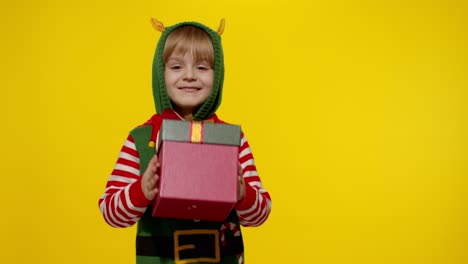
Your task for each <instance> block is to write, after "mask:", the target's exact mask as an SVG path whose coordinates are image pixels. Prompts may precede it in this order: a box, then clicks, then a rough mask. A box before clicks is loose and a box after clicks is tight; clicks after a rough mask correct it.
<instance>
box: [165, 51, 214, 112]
mask: <svg viewBox="0 0 468 264" xmlns="http://www.w3.org/2000/svg"><path fill="white" fill-rule="evenodd" d="M213 79H214V71H213V68H212V67H211V65H210V63H209V62H207V61H197V60H196V59H195V58H194V57H193V56H192V54H191V53H189V52H187V53H185V54H184V55H171V56H170V57H169V59H168V61H167V62H166V64H165V69H164V80H165V83H166V89H167V95H168V96H169V99H170V100H171V102H172V103H173V107H174V110H175V111H176V112H177V113H178V114H179V115H181V116H182V117H183V118H185V119H188V120H190V119H192V118H191V117H192V114H193V112H194V111H195V109H196V108H197V107H199V106H200V105H201V104H203V102H205V100H206V99H207V98H208V97H209V96H210V94H211V91H212V90H213Z"/></svg>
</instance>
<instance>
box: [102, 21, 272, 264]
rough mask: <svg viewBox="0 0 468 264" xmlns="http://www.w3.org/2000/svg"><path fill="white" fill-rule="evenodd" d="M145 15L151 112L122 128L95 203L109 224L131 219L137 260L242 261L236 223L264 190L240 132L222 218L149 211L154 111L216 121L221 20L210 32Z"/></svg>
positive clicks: (260, 212)
mask: <svg viewBox="0 0 468 264" xmlns="http://www.w3.org/2000/svg"><path fill="white" fill-rule="evenodd" d="M152 23H153V26H154V27H155V28H156V29H158V30H159V31H161V32H162V35H161V37H160V39H159V42H158V45H157V48H156V52H155V55H154V60H153V95H154V101H155V104H156V110H157V113H158V114H155V115H154V116H153V117H151V118H150V119H149V120H148V121H147V122H146V123H144V124H143V125H141V126H139V127H137V128H136V129H134V130H132V131H131V132H130V135H129V136H128V138H127V140H126V141H125V143H124V145H123V147H122V149H121V151H120V154H119V157H118V160H117V163H116V165H115V167H114V170H113V171H112V174H111V176H110V177H109V180H108V182H107V185H106V189H105V192H104V194H103V195H102V197H101V198H100V199H99V207H100V209H101V212H102V214H103V216H104V219H105V220H106V222H107V223H108V224H109V225H111V226H113V227H129V226H132V225H134V224H135V223H138V224H137V237H136V255H137V256H136V263H137V264H150V263H154V264H158V263H206V262H209V263H223V264H232V263H243V262H244V261H243V259H244V246H243V241H242V234H241V229H240V225H242V226H258V225H260V224H262V223H263V222H264V221H265V220H266V219H267V217H268V215H269V213H270V210H271V199H270V196H269V194H268V192H267V191H266V190H265V189H264V188H263V186H262V183H261V181H260V178H259V176H258V174H257V170H256V167H255V163H254V159H253V155H252V152H251V150H250V147H249V144H248V143H247V140H246V139H245V136H244V135H243V134H242V139H241V146H240V148H239V164H240V166H239V183H238V184H239V186H238V197H239V201H238V203H237V204H236V205H235V207H234V209H233V210H232V212H231V213H230V214H229V216H228V217H227V219H226V220H225V221H224V222H221V223H216V222H208V221H195V220H178V219H163V218H155V217H152V215H151V211H152V210H151V203H152V200H153V199H154V198H155V196H156V194H157V192H158V189H157V186H158V180H159V175H158V168H159V162H158V158H157V155H154V153H155V149H154V147H155V146H154V142H155V139H156V137H157V133H158V131H159V128H160V125H161V122H162V119H173V120H211V121H213V122H215V123H223V121H221V120H220V119H219V118H218V117H217V116H216V114H215V111H216V109H217V108H218V106H219V105H220V103H221V92H222V86H223V78H224V64H223V51H222V47H221V38H220V35H221V34H222V32H223V30H224V20H222V21H221V25H220V28H219V29H218V31H217V32H216V31H213V30H211V29H210V28H208V27H206V26H205V25H202V24H199V23H196V22H182V23H179V24H176V25H174V26H171V27H166V28H164V26H163V25H162V24H161V23H160V22H158V21H156V20H155V19H153V20H152ZM197 230H198V231H200V230H204V231H206V230H209V231H210V232H211V231H212V232H213V233H212V234H216V235H214V236H213V235H206V234H205V233H203V232H198V231H197ZM176 231H177V232H176ZM180 231H183V232H182V233H181V232H180ZM210 234H211V233H210ZM216 238H218V239H216Z"/></svg>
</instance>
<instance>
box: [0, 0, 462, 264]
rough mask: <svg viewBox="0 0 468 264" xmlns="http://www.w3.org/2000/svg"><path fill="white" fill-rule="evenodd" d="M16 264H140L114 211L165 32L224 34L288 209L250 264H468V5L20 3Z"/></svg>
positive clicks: (234, 102) (8, 38)
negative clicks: (203, 28)
mask: <svg viewBox="0 0 468 264" xmlns="http://www.w3.org/2000/svg"><path fill="white" fill-rule="evenodd" d="M0 6H1V8H0V10H1V11H0V14H1V16H0V34H1V43H0V47H1V49H0V56H1V57H0V58H1V59H0V61H1V71H0V85H1V91H2V92H1V94H2V96H1V99H0V100H1V102H0V103H1V104H0V107H1V123H2V131H1V133H2V134H1V136H2V140H3V142H2V158H1V171H2V175H3V177H2V188H1V192H0V199H1V217H0V226H1V229H0V230H1V231H0V232H1V234H0V242H1V249H0V262H1V263H67V264H72V263H80V264H82V263H133V261H134V254H135V253H134V235H135V228H134V227H132V228H129V229H114V228H111V227H109V226H107V225H106V224H105V222H104V220H103V219H102V216H101V214H100V212H99V209H98V205H97V202H98V198H99V197H100V195H101V193H102V192H103V191H104V186H105V184H106V180H107V177H108V175H109V173H110V172H111V169H112V168H113V165H114V162H115V161H116V158H117V154H118V151H119V150H120V147H121V144H122V143H123V141H124V139H125V138H126V136H127V133H128V132H129V130H130V129H132V128H133V127H134V126H136V125H138V124H141V123H142V122H144V121H145V120H146V119H147V118H149V117H150V116H151V114H152V113H153V111H154V106H153V99H152V93H151V63H152V56H153V52H154V47H155V44H156V41H157V39H158V37H159V34H158V33H157V32H156V31H154V30H153V28H152V27H151V25H150V23H149V18H150V17H157V18H158V19H159V20H161V21H163V22H164V23H165V24H166V25H172V24H174V23H176V22H179V21H183V20H196V21H200V22H202V23H205V24H207V25H209V26H210V27H212V28H217V27H218V23H219V19H220V18H221V17H225V18H226V31H225V33H224V35H223V43H224V51H225V61H226V78H225V86H224V87H225V88H224V98H223V103H222V106H221V108H220V109H219V112H218V114H219V115H220V116H221V117H222V118H223V119H225V120H226V121H229V122H232V123H238V124H241V125H242V127H243V129H244V132H245V133H246V135H247V137H248V139H249V142H250V144H251V147H252V149H253V152H254V155H255V158H256V163H257V166H258V170H259V172H260V174H261V177H262V181H263V183H264V185H265V187H266V188H267V189H268V190H269V192H270V194H271V196H272V198H273V211H272V213H271V216H270V219H269V220H268V221H267V222H266V223H265V224H264V225H263V226H261V227H258V228H249V229H244V234H245V242H246V248H247V250H246V260H247V263H250V264H252V263H321V264H325V263H326V264H332V263H333V264H334V263H340V264H341V263H356V264H358V263H359V264H363V263H408V264H410V263H411V264H415V263H440V264H442V263H444V264H447V263H453V264H455V263H457V264H458V263H460V264H461V263H468V249H467V245H468V238H467V237H468V228H467V222H468V213H467V211H468V210H467V209H468V208H467V207H468V206H467V202H468V201H467V200H468V199H467V198H468V197H467V187H468V186H467V185H468V180H467V176H468V173H467V172H468V168H467V164H468V153H467V132H468V131H467V120H468V118H467V112H468V109H467V88H468V87H467V81H468V77H467V72H468V65H467V59H468V55H467V50H468V49H467V47H468V43H467V32H468V29H467V22H468V21H467V11H468V9H467V4H466V3H465V2H464V1H456V0H453V1H451V0H440V1H430V0H429V1H411V0H410V1H391V0H387V1H365V0H357V1H338V0H334V1H308V0H288V1H286V0H281V1H266V0H259V1H251V0H236V1H222V0H216V1H211V0H200V1H185V0H179V1H167V0H166V1H149V0H144V1H107V0H104V1H91V0H83V1H46V0H43V1H27V0H25V1H2V3H1V4H0Z"/></svg>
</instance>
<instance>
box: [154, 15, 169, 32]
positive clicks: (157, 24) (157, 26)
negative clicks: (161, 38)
mask: <svg viewBox="0 0 468 264" xmlns="http://www.w3.org/2000/svg"><path fill="white" fill-rule="evenodd" d="M150 22H151V24H152V25H153V27H154V29H156V30H157V31H159V32H164V30H166V29H165V28H164V25H163V23H161V22H160V21H158V20H157V19H156V18H151V20H150Z"/></svg>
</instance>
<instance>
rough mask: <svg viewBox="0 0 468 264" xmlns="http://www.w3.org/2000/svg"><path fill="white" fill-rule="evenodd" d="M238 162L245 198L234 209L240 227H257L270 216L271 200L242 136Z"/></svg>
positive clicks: (245, 140) (247, 144)
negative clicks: (243, 182) (243, 183)
mask: <svg viewBox="0 0 468 264" xmlns="http://www.w3.org/2000/svg"><path fill="white" fill-rule="evenodd" d="M239 162H240V164H241V167H242V175H243V178H244V181H245V196H244V199H242V200H241V201H239V202H238V203H237V205H236V207H235V209H236V211H237V215H238V216H239V221H240V224H241V225H243V226H259V225H261V224H262V223H263V222H265V220H266V219H267V218H268V215H269V214H270V211H271V198H270V195H269V194H268V192H267V191H266V190H265V189H264V188H263V185H262V182H261V181H260V177H259V176H258V173H257V168H256V167H255V162H254V158H253V155H252V151H251V149H250V146H249V143H248V142H247V139H246V138H245V135H244V134H242V139H241V146H240V148H239Z"/></svg>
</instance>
